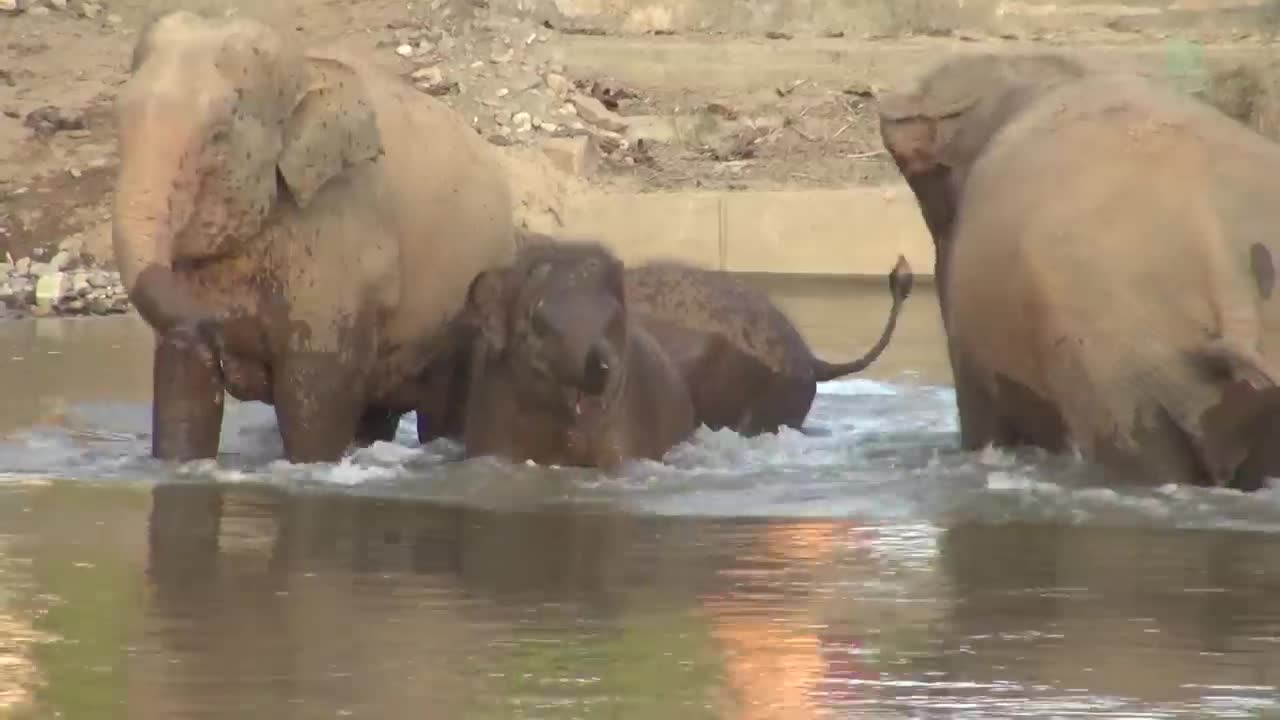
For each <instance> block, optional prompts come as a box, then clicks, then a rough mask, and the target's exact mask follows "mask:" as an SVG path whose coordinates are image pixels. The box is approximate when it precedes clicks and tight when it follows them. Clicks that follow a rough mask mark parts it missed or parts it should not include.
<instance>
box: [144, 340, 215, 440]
mask: <svg viewBox="0 0 1280 720" xmlns="http://www.w3.org/2000/svg"><path fill="white" fill-rule="evenodd" d="M152 381H153V393H154V395H153V400H152V412H151V454H152V455H153V456H155V457H156V458H159V459H161V460H177V461H187V460H196V459H201V458H212V457H215V456H217V454H218V441H219V439H220V435H221V433H222V409H223V403H224V399H225V392H224V388H223V384H222V376H221V374H220V372H219V369H218V366H217V360H216V358H215V357H214V354H213V351H212V349H211V348H210V347H208V345H207V344H205V343H204V342H203V341H202V340H201V339H200V338H198V337H197V336H196V335H194V334H193V333H187V332H181V331H176V332H170V333H167V334H165V335H162V336H160V337H159V338H158V340H157V343H156V350H155V356H154V370H153V373H152Z"/></svg>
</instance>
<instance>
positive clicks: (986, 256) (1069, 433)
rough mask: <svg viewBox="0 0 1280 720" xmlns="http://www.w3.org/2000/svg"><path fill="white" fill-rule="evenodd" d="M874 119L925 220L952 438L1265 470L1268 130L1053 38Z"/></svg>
mask: <svg viewBox="0 0 1280 720" xmlns="http://www.w3.org/2000/svg"><path fill="white" fill-rule="evenodd" d="M880 122H881V132H882V135H883V138H884V142H885V146H886V148H887V149H888V150H889V152H890V153H891V154H892V156H893V158H894V161H895V162H896V163H897V166H898V168H899V169H900V170H901V172H902V174H903V175H904V176H905V178H906V180H907V181H908V183H909V184H910V186H911V188H912V190H913V191H914V193H915V196H916V199H917V200H918V202H919V205H920V209H921V211H922V214H923V215H924V219H925V221H926V224H927V225H928V227H929V231H930V232H931V234H932V235H933V240H934V243H935V247H936V251H937V253H936V255H937V277H938V288H939V298H940V301H941V306H942V316H943V321H944V327H945V330H946V334H947V340H948V348H949V352H950V360H951V366H952V370H953V373H954V377H955V383H956V400H957V405H958V410H959V416H960V417H959V419H960V428H961V440H962V444H963V446H964V447H965V448H966V449H977V448H979V447H982V446H984V445H988V444H991V445H995V446H1003V447H1011V446H1017V445H1030V446H1039V447H1042V448H1045V449H1048V450H1050V451H1062V450H1067V449H1069V448H1071V447H1076V448H1079V449H1080V450H1081V451H1082V452H1083V454H1084V455H1085V456H1086V457H1090V458H1092V459H1094V460H1098V461H1100V462H1101V465H1102V467H1103V468H1104V469H1105V470H1106V471H1107V473H1106V474H1107V476H1108V477H1111V478H1122V479H1127V480H1139V481H1147V482H1153V483H1164V482H1182V483H1192V484H1211V485H1225V486H1232V487H1240V488H1252V487H1256V486H1257V485H1258V484H1259V483H1260V482H1261V479H1262V477H1263V476H1265V475H1268V474H1272V475H1274V474H1276V471H1277V470H1280V464H1278V463H1277V460H1280V457H1276V453H1277V452H1278V451H1280V443H1275V442H1273V441H1274V440H1276V439H1280V424H1278V423H1276V422H1275V420H1274V418H1275V417H1276V415H1275V412H1274V411H1275V410H1276V409H1277V408H1278V407H1280V404H1278V400H1280V391H1277V389H1276V386H1275V384H1276V377H1277V374H1276V370H1275V368H1276V362H1277V360H1278V359H1280V358H1277V353H1280V342H1278V341H1280V308H1278V307H1277V302H1276V301H1277V297H1276V294H1275V265H1274V257H1273V248H1274V247H1275V243H1276V228H1278V227H1280V204H1277V203H1276V197H1277V196H1278V195H1280V179H1278V178H1280V146H1277V145H1275V144H1274V143H1272V142H1270V141H1268V140H1266V139H1264V138H1263V137H1262V136H1260V135H1257V134H1255V133H1254V132H1252V131H1250V130H1249V129H1247V128H1245V127H1244V126H1242V125H1240V124H1239V123H1237V122H1235V121H1233V120H1231V119H1230V118H1228V117H1226V116H1225V115H1223V114H1221V113H1219V112H1218V111H1216V110H1215V109H1213V108H1212V107H1210V106H1208V105H1206V104H1204V103H1201V102H1199V101H1197V100H1195V99H1193V98H1190V97H1185V96H1181V95H1178V94H1176V93H1174V92H1172V91H1166V90H1164V89H1161V88H1159V87H1157V86H1156V85H1154V84H1152V83H1149V82H1147V81H1145V80H1142V79H1140V78H1137V77H1133V76H1127V75H1121V74H1114V73H1104V72H1101V71H1098V70H1093V69H1091V68H1089V67H1088V66H1086V65H1084V64H1082V63H1080V62H1077V61H1074V60H1070V59H1067V58H1065V57H1061V56H1057V55H1052V54H1036V55H1014V56H1009V55H972V56H967V57H960V58H956V59H952V60H948V61H945V62H943V63H942V64H941V65H939V66H938V67H937V68H935V69H934V70H932V71H931V72H929V73H928V74H926V75H924V76H923V77H922V78H921V79H920V80H919V81H918V83H917V84H916V87H915V88H913V89H911V90H910V91H908V92H904V93H899V94H893V95H886V96H884V97H882V98H881V100H880Z"/></svg>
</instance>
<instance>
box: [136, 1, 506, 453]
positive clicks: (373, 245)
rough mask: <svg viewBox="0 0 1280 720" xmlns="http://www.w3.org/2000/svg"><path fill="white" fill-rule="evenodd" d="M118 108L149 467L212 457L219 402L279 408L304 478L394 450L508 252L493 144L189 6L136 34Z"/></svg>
mask: <svg viewBox="0 0 1280 720" xmlns="http://www.w3.org/2000/svg"><path fill="white" fill-rule="evenodd" d="M116 112H117V120H118V127H119V141H120V156H121V164H120V171H119V176H118V179H117V189H116V197H115V209H114V223H113V224H114V231H113V242H114V248H115V259H116V262H117V264H118V265H119V267H120V271H121V274H122V276H123V279H124V282H125V285H126V287H127V288H128V289H129V293H130V298H131V299H132V301H133V302H134V304H135V306H136V307H137V308H138V311H139V313H140V314H141V315H142V317H143V318H144V319H145V320H146V321H147V322H148V323H149V324H150V325H151V326H152V327H153V328H154V329H155V332H156V336H157V349H156V355H155V363H156V365H155V397H154V400H153V440H152V442H153V447H152V450H153V454H154V455H155V456H157V457H160V458H164V459H174V460H188V459H192V458H199V457H211V456H214V455H216V453H217V449H218V443H219V428H220V425H221V417H222V406H223V399H224V394H225V393H228V392H229V393H230V394H231V395H232V396H233V397H236V398H239V399H241V400H258V401H262V402H266V403H269V404H272V405H274V407H275V411H276V417H277V419H278V421H279V426H280V432H281V435H282V437H283V440H284V449H285V454H286V456H287V458H288V459H289V460H291V461H295V462H306V461H329V460H334V459H337V458H338V457H339V456H340V455H341V454H342V453H343V452H344V451H345V450H346V448H347V447H349V445H350V444H351V443H352V442H353V441H361V442H367V441H370V440H373V439H379V438H381V439H389V437H390V436H391V435H392V434H393V433H394V432H395V427H396V423H397V421H398V419H399V416H400V414H401V413H403V412H406V411H408V410H413V409H415V407H416V405H417V398H418V396H419V394H420V393H419V392H418V389H417V384H418V382H419V381H420V379H421V378H422V377H423V374H424V370H425V369H426V368H428V367H433V366H434V365H435V364H436V363H437V362H438V357H439V355H440V353H441V352H443V350H442V348H444V347H445V346H446V343H445V339H446V337H448V336H449V335H450V333H449V332H447V329H448V328H449V327H451V326H452V321H453V319H454V318H456V317H457V316H458V314H459V313H460V312H461V310H462V307H463V304H464V302H465V298H466V292H467V287H468V283H469V282H470V280H471V278H473V277H475V276H476V274H477V273H479V272H481V271H483V270H485V269H487V268H491V267H495V266H498V265H501V264H503V263H506V262H509V261H510V259H511V257H512V256H513V254H514V252H515V243H514V238H513V228H512V216H511V213H512V206H511V196H510V190H509V188H508V187H507V181H506V178H505V175H504V173H503V171H502V169H501V167H500V166H499V164H498V159H497V158H496V157H494V156H493V155H492V149H491V148H490V147H489V146H488V145H487V143H485V142H484V141H483V140H482V139H481V138H480V137H479V136H478V135H476V133H475V132H474V131H473V130H472V129H471V128H470V127H468V126H467V125H466V124H465V123H464V122H463V121H462V119H461V118H459V117H457V116H456V115H455V114H454V113H453V112H452V111H451V110H450V109H448V108H447V107H446V106H445V105H443V104H441V103H440V102H438V101H436V100H435V99H433V98H430V97H427V96H424V95H422V94H421V93H418V92H416V91H414V90H413V88H411V87H408V86H407V85H405V84H404V83H403V82H401V81H400V80H399V79H398V78H395V77H391V76H388V75H386V74H384V73H382V72H381V71H378V70H375V69H371V68H370V67H369V66H367V65H365V64H364V63H363V62H361V61H359V60H357V59H355V58H352V57H347V56H345V55H342V54H340V53H337V52H329V51H321V50H306V51H304V50H303V49H301V48H299V47H295V46H294V44H293V41H292V40H291V36H290V37H286V36H285V35H283V34H280V33H277V32H276V31H274V30H273V29H272V28H270V27H268V26H266V25H264V24H261V23H258V22H256V21H253V20H249V19H230V20H208V19H205V18H202V17H200V16H198V15H195V14H193V13H189V12H181V11H180V12H172V13H169V14H166V15H163V16H161V17H159V18H158V19H157V20H155V21H154V22H152V23H150V24H149V25H147V26H146V27H145V28H144V30H143V31H142V32H141V33H140V35H139V39H138V42H137V45H136V47H135V50H134V55H133V63H132V70H131V76H130V78H129V80H128V82H127V83H126V84H125V85H124V86H123V88H122V89H121V91H120V94H119V97H118V98H117V104H116Z"/></svg>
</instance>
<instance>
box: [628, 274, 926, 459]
mask: <svg viewBox="0 0 1280 720" xmlns="http://www.w3.org/2000/svg"><path fill="white" fill-rule="evenodd" d="M912 283H913V275H912V272H911V266H910V265H909V264H908V263H907V260H906V258H904V257H902V256H899V257H898V263H897V265H895V266H894V268H893V270H892V271H891V272H890V273H889V294H890V295H891V296H892V298H893V306H892V307H891V308H890V310H889V318H888V320H887V321H886V322H885V327H884V330H883V331H882V332H881V334H880V339H879V340H877V341H876V344H875V345H874V346H873V347H872V348H871V349H870V350H869V351H867V353H866V354H865V355H863V356H862V357H860V358H858V359H857V360H853V361H851V362H846V363H829V362H826V361H825V360H822V359H820V358H817V357H815V356H814V354H813V352H812V351H811V350H810V349H809V344H808V343H807V342H805V340H804V337H803V336H801V334H800V332H799V331H798V330H796V327H795V326H794V325H793V324H792V323H791V321H790V320H789V319H788V318H787V316H786V315H785V314H783V313H782V311H781V310H779V309H778V307H777V306H776V305H774V303H773V301H772V300H770V299H769V296H768V295H766V294H765V293H764V292H763V291H760V290H757V289H756V288H753V287H749V286H748V285H746V284H745V283H743V282H741V281H739V280H737V279H736V278H734V277H733V276H732V275H730V274H728V273H724V272H718V271H715V270H704V269H701V268H696V267H692V266H689V265H685V264H682V263H677V262H670V261H655V262H650V263H646V264H644V265H639V266H636V267H631V268H628V269H627V275H626V287H627V302H628V303H629V305H630V308H631V312H632V314H633V316H634V317H635V318H636V319H637V320H638V321H639V322H640V323H641V324H642V325H644V328H645V329H646V330H648V331H649V332H650V333H651V334H652V335H653V336H654V338H656V339H657V341H658V344H660V345H661V346H662V348H663V350H665V351H666V353H667V354H668V355H669V356H670V357H671V359H672V360H673V361H674V362H675V364H676V367H678V368H679V369H680V374H681V376H682V377H683V378H684V380H685V384H686V385H687V386H688V387H689V392H690V394H691V396H692V397H693V405H694V408H695V410H696V413H697V419H698V422H699V423H700V424H703V425H706V426H707V427H709V428H711V429H713V430H715V429H719V428H730V429H732V430H735V431H737V432H739V433H741V434H743V435H747V436H752V435H758V434H760V433H766V432H769V433H772V432H777V430H778V429H779V428H780V427H783V426H786V427H790V428H794V429H797V430H799V429H801V428H802V426H803V424H804V420H805V418H806V417H807V416H808V415H809V409H810V407H811V406H812V405H813V398H814V396H815V395H816V394H817V391H818V383H820V382H826V381H828V380H835V379H836V378H839V377H842V376H844V375H848V374H850V373H855V372H859V371H861V370H864V369H866V368H867V367H868V366H870V365H871V363H873V362H875V360H876V358H878V357H880V355H881V353H883V352H884V350H885V348H886V347H888V345H889V340H890V339H891V338H892V337H893V331H894V329H895V328H896V327H897V322H898V314H899V312H900V311H901V309H902V304H903V302H905V301H906V299H907V296H908V295H910V294H911V286H912Z"/></svg>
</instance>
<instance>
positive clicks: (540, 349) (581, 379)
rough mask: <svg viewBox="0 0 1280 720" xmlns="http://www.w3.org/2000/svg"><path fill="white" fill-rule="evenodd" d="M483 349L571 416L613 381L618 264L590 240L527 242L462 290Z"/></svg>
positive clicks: (593, 405) (598, 402)
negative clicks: (503, 264) (512, 258)
mask: <svg viewBox="0 0 1280 720" xmlns="http://www.w3.org/2000/svg"><path fill="white" fill-rule="evenodd" d="M466 314H467V316H468V317H471V318H473V322H474V324H475V326H476V327H478V328H479V332H480V336H481V338H482V339H483V342H484V347H485V352H486V354H488V355H489V356H491V357H494V356H496V357H494V360H495V361H496V362H499V363H501V364H502V365H503V366H504V367H506V368H507V370H508V371H509V372H510V373H511V374H512V375H513V379H515V380H516V385H517V387H519V388H521V390H522V391H525V392H528V393H531V394H532V396H534V397H535V398H536V400H537V401H539V402H541V403H543V404H550V405H551V406H555V407H557V409H559V410H563V411H564V412H566V413H569V414H572V415H579V414H582V413H583V412H586V411H587V410H600V409H603V408H604V407H605V406H606V405H608V403H609V400H608V399H609V398H612V397H613V396H614V395H615V394H616V393H617V390H618V388H620V387H621V383H622V379H623V378H622V376H623V372H624V370H625V368H624V365H623V362H624V359H625V357H626V354H627V343H628V342H629V334H628V325H627V322H628V320H627V307H626V297H625V292H624V285H623V265H622V262H621V261H620V260H618V259H617V258H616V257H614V256H613V255H612V254H611V253H609V252H608V251H607V250H606V249H604V248H603V247H602V246H600V245H598V244H596V243H593V242H585V241H584V242H565V241H560V242H556V243H554V244H535V245H528V246H526V247H525V248H524V249H522V250H521V251H520V252H519V254H518V255H517V257H516V260H515V261H514V262H513V263H512V264H511V265H510V266H509V267H506V268H498V269H493V270H487V271H485V272H483V273H480V274H479V275H477V276H476V278H475V280H474V281H473V282H472V284H471V287H470V288H469V290H468V297H467V311H466Z"/></svg>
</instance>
